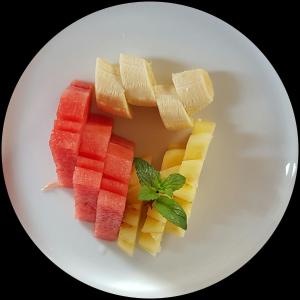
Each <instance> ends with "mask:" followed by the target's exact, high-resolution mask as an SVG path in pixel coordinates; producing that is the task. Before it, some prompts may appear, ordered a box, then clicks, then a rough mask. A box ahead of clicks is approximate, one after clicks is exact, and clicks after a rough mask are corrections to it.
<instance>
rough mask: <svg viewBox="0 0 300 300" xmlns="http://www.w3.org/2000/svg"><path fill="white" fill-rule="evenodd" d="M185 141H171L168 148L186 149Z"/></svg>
mask: <svg viewBox="0 0 300 300" xmlns="http://www.w3.org/2000/svg"><path fill="white" fill-rule="evenodd" d="M185 146H186V144H185V143H171V144H169V145H168V150H171V149H185Z"/></svg>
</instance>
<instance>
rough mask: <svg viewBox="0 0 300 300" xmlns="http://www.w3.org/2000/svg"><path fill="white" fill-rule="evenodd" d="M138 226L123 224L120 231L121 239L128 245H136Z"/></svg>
mask: <svg viewBox="0 0 300 300" xmlns="http://www.w3.org/2000/svg"><path fill="white" fill-rule="evenodd" d="M136 234H137V231H136V226H131V225H129V224H127V223H124V222H123V223H122V224H121V227H120V231H119V239H120V240H123V241H126V242H128V243H131V244H134V243H135V238H136Z"/></svg>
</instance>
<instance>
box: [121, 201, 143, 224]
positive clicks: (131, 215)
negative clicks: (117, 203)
mask: <svg viewBox="0 0 300 300" xmlns="http://www.w3.org/2000/svg"><path fill="white" fill-rule="evenodd" d="M139 219H140V210H138V209H134V208H132V207H130V206H129V207H128V206H126V207H125V212H124V215H123V222H124V223H126V224H128V225H131V226H138V223H139Z"/></svg>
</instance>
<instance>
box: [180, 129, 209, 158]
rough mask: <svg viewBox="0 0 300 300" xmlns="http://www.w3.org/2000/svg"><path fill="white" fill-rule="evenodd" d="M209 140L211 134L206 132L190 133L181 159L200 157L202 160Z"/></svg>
mask: <svg viewBox="0 0 300 300" xmlns="http://www.w3.org/2000/svg"><path fill="white" fill-rule="evenodd" d="M211 140H212V135H211V134H208V133H204V134H192V135H191V136H190V138H189V140H188V142H187V145H186V150H185V154H184V158H183V160H193V159H200V160H203V161H204V159H205V157H206V153H207V150H208V145H209V143H210V141H211Z"/></svg>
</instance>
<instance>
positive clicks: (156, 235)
mask: <svg viewBox="0 0 300 300" xmlns="http://www.w3.org/2000/svg"><path fill="white" fill-rule="evenodd" d="M162 235H163V234H162V233H160V232H158V233H157V232H151V237H152V238H153V239H154V240H156V241H161V239H162Z"/></svg>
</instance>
